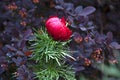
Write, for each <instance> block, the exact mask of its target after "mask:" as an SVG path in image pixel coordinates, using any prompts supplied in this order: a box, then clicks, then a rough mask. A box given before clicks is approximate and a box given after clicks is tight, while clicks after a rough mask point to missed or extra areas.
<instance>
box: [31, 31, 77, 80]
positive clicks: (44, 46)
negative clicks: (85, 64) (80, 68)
mask: <svg viewBox="0 0 120 80" xmlns="http://www.w3.org/2000/svg"><path fill="white" fill-rule="evenodd" d="M34 36H35V39H33V40H32V41H31V49H32V52H33V56H32V59H33V60H34V61H36V65H35V66H34V71H35V73H36V75H37V78H38V79H39V80H59V79H60V78H61V77H62V78H63V79H64V80H75V77H74V72H73V71H72V68H71V67H70V66H68V65H65V58H66V56H67V57H70V58H72V57H71V56H70V55H69V54H68V51H67V50H68V47H67V43H68V42H69V41H67V42H60V41H54V40H53V39H52V38H51V37H50V36H49V35H48V34H47V32H46V30H45V29H40V30H36V31H35V33H34Z"/></svg>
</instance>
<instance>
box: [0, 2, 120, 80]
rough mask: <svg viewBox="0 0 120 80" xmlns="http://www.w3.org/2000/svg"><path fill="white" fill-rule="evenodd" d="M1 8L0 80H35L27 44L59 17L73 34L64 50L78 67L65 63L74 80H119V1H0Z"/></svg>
mask: <svg viewBox="0 0 120 80" xmlns="http://www.w3.org/2000/svg"><path fill="white" fill-rule="evenodd" d="M0 5H1V7H0V80H34V78H35V76H36V75H35V74H34V72H33V71H34V70H33V69H32V68H31V67H29V64H31V65H33V64H34V63H35V62H34V61H31V60H29V58H31V57H32V52H31V51H30V50H29V49H28V46H30V45H29V43H28V42H29V41H30V40H32V39H33V38H34V36H33V33H34V31H33V28H35V29H39V28H41V26H44V24H45V21H46V19H47V18H48V17H49V16H59V17H63V16H64V17H65V18H66V20H67V22H68V23H69V27H70V28H71V29H72V30H73V32H74V33H73V37H72V38H71V39H72V41H71V43H70V44H69V46H70V49H71V51H73V53H72V56H73V57H74V58H75V59H76V60H77V61H74V60H71V59H69V58H68V59H66V63H67V64H69V65H72V66H73V70H74V72H75V78H76V80H120V75H119V72H120V45H119V43H120V1H119V0H0ZM89 39H90V40H89ZM74 50H76V51H78V52H74ZM96 54H97V55H96ZM94 56H95V57H94ZM60 80H63V79H60Z"/></svg>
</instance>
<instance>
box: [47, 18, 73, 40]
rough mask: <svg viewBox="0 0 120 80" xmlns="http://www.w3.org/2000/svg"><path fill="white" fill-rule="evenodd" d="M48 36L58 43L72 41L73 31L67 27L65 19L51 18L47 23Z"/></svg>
mask: <svg viewBox="0 0 120 80" xmlns="http://www.w3.org/2000/svg"><path fill="white" fill-rule="evenodd" d="M46 28H47V31H48V34H49V35H50V36H51V37H52V38H53V39H54V40H56V41H66V40H69V39H70V36H71V35H72V31H71V30H70V29H69V28H68V27H67V26H66V21H65V19H64V18H62V19H59V18H58V17H51V18H49V19H48V20H47V21H46Z"/></svg>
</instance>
